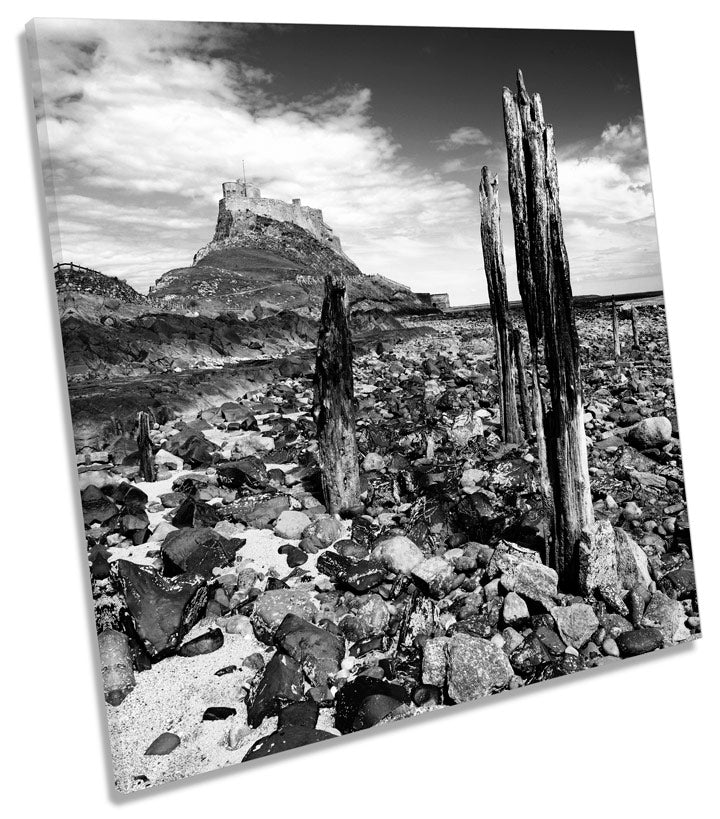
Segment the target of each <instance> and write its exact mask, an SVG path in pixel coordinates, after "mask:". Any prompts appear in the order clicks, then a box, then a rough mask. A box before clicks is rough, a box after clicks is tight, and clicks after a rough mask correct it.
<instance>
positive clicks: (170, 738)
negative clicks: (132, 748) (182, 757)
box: [145, 731, 180, 756]
mask: <svg viewBox="0 0 720 819" xmlns="http://www.w3.org/2000/svg"><path fill="white" fill-rule="evenodd" d="M179 744H180V737H179V736H178V735H177V734H171V733H170V732H169V731H166V732H165V733H164V734H160V736H159V737H156V738H155V739H154V740H153V741H152V742H151V743H150V747H149V748H148V749H147V751H145V756H165V755H166V754H169V753H172V752H173V751H174V750H175V749H176V748H177V747H178V745H179Z"/></svg>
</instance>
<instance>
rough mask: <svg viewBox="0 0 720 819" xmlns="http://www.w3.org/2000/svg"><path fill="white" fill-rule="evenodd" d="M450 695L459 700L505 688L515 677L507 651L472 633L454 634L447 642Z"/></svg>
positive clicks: (471, 698)
mask: <svg viewBox="0 0 720 819" xmlns="http://www.w3.org/2000/svg"><path fill="white" fill-rule="evenodd" d="M447 656H448V671H447V680H448V694H449V695H450V697H451V698H452V699H453V700H454V701H455V702H468V701H469V700H474V699H478V698H479V697H486V696H487V695H488V694H494V693H495V692H497V691H502V690H503V688H505V687H506V686H507V684H508V683H509V682H510V678H511V677H512V676H513V669H512V666H511V665H510V662H509V660H508V658H507V656H506V654H505V652H504V651H503V650H502V649H501V648H499V647H498V646H497V645H495V643H491V642H490V641H489V640H483V639H482V638H481V637H473V636H471V635H469V634H462V633H458V634H453V636H452V637H451V638H450V639H449V640H448V643H447Z"/></svg>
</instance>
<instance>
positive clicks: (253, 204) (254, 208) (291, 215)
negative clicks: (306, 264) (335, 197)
mask: <svg viewBox="0 0 720 819" xmlns="http://www.w3.org/2000/svg"><path fill="white" fill-rule="evenodd" d="M223 195H224V198H223V200H222V201H221V203H220V207H221V208H222V207H223V205H224V207H225V209H226V210H228V211H231V212H233V211H250V212H251V213H254V214H256V215H257V216H265V217H268V218H270V219H275V220H276V221H278V222H293V223H294V224H296V225H298V226H299V227H301V228H303V229H304V230H307V231H308V233H311V234H312V235H313V236H315V238H316V239H319V240H320V241H321V242H325V243H326V244H328V245H330V246H331V247H332V248H333V249H334V250H336V251H337V252H338V253H342V247H341V245H340V240H339V239H338V238H337V236H335V234H334V233H333V230H332V228H331V227H329V226H328V225H326V224H325V222H324V220H323V214H322V211H321V210H320V208H309V207H307V205H302V204H300V200H299V199H294V200H293V201H292V202H283V201H282V199H265V198H263V197H261V196H260V189H259V188H257V187H256V186H255V185H250V184H246V183H243V182H240V181H235V182H225V183H224V184H223Z"/></svg>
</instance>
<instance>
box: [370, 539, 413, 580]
mask: <svg viewBox="0 0 720 819" xmlns="http://www.w3.org/2000/svg"><path fill="white" fill-rule="evenodd" d="M372 556H373V557H374V558H376V559H377V560H379V561H380V562H381V563H382V565H383V566H384V567H385V568H386V569H387V570H388V571H389V572H393V573H394V574H410V573H411V572H412V570H413V569H414V568H415V567H416V566H417V565H418V564H419V563H422V561H423V560H425V555H424V554H423V553H422V552H421V551H420V549H419V547H418V546H417V545H416V544H415V543H413V541H412V540H410V538H409V537H404V536H403V535H397V536H396V537H391V538H388V539H387V540H383V541H381V542H380V543H378V545H377V546H376V547H375V548H374V549H373V551H372Z"/></svg>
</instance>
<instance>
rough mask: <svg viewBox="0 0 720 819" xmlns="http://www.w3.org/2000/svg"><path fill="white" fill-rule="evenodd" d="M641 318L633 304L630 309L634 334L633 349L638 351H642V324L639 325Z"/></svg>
mask: <svg viewBox="0 0 720 819" xmlns="http://www.w3.org/2000/svg"><path fill="white" fill-rule="evenodd" d="M639 319H640V316H639V315H638V310H637V307H635V305H634V304H633V306H632V307H631V308H630V321H631V323H632V334H633V348H634V349H636V350H639V349H640V324H639Z"/></svg>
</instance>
